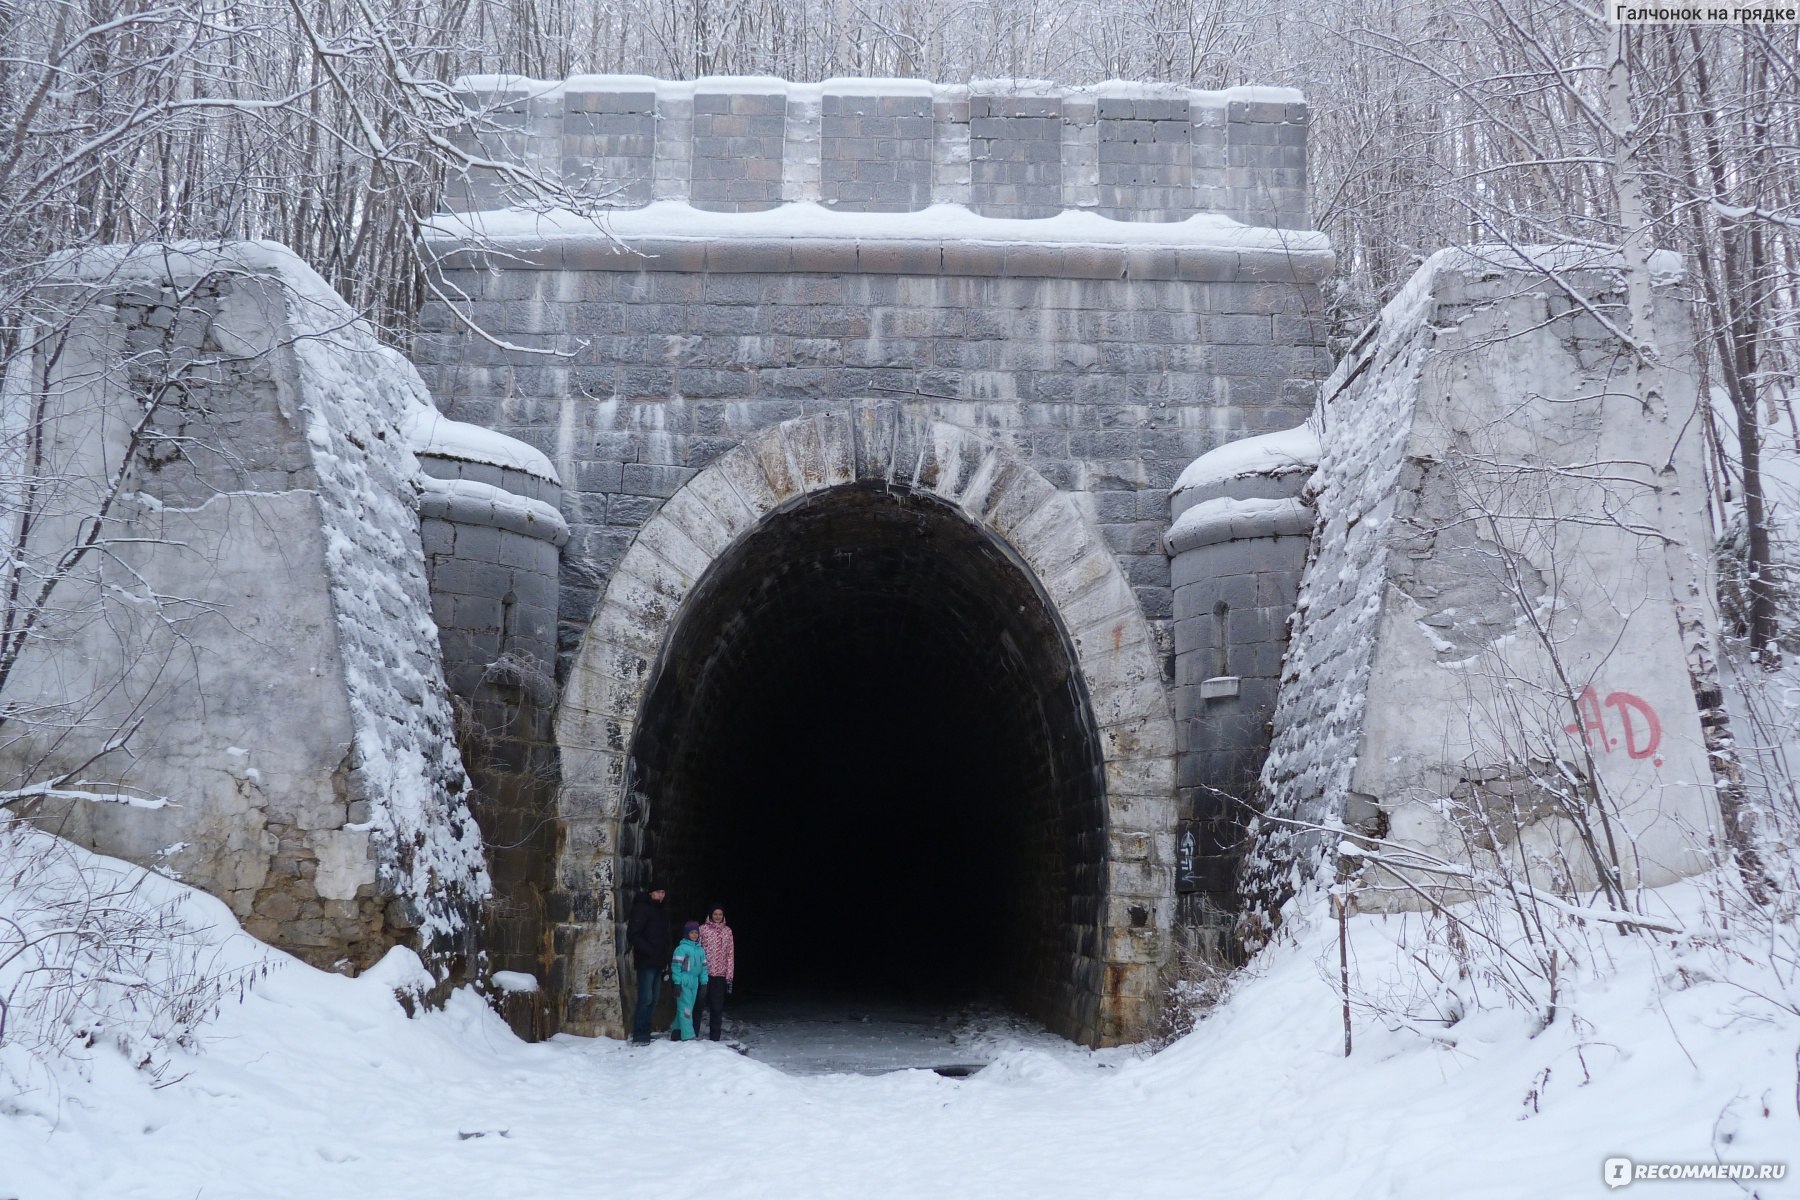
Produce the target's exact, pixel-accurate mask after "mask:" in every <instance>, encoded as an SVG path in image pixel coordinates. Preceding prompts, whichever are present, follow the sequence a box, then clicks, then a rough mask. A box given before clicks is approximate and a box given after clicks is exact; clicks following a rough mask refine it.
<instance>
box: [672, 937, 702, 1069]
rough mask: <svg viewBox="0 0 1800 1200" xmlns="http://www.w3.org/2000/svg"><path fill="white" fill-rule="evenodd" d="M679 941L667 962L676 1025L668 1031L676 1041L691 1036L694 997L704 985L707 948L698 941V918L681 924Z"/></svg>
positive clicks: (691, 1039)
mask: <svg viewBox="0 0 1800 1200" xmlns="http://www.w3.org/2000/svg"><path fill="white" fill-rule="evenodd" d="M681 938H682V940H681V942H680V943H679V944H678V945H676V947H675V957H674V958H673V959H672V960H670V962H669V978H670V979H671V980H673V981H674V983H675V1025H674V1028H672V1029H670V1030H669V1033H670V1034H671V1036H672V1037H673V1039H674V1040H675V1041H678V1042H691V1041H693V1040H694V1037H695V1034H694V999H695V997H696V996H698V995H699V994H700V989H701V988H703V987H705V986H706V981H707V974H706V949H705V948H704V947H703V946H701V945H700V922H698V921H689V922H688V923H687V924H686V925H683V926H682V927H681Z"/></svg>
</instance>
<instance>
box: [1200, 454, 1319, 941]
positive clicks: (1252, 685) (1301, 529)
mask: <svg viewBox="0 0 1800 1200" xmlns="http://www.w3.org/2000/svg"><path fill="white" fill-rule="evenodd" d="M1317 459H1318V442H1317V439H1316V438H1315V437H1314V436H1313V434H1312V431H1311V429H1310V428H1308V427H1305V426H1301V427H1297V428H1295V429H1291V430H1284V431H1281V432H1279V433H1274V434H1265V435H1262V436H1261V437H1257V438H1251V439H1246V440H1244V441H1242V442H1237V443H1232V444H1230V445H1227V446H1224V447H1222V448H1220V449H1219V450H1217V451H1214V452H1213V453H1210V454H1207V455H1204V456H1202V457H1201V458H1200V459H1199V460H1197V461H1196V462H1195V463H1194V464H1193V465H1192V466H1190V467H1189V468H1188V469H1187V470H1186V471H1184V472H1183V473H1182V477H1181V479H1180V481H1179V482H1178V483H1177V485H1176V488H1175V490H1174V492H1173V493H1172V494H1171V497H1170V508H1171V510H1172V512H1173V513H1174V516H1175V521H1174V524H1173V525H1172V526H1171V527H1170V530H1169V534H1168V537H1167V539H1166V542H1167V546H1168V550H1169V554H1170V557H1171V559H1172V563H1171V574H1172V583H1173V584H1174V589H1175V692H1174V700H1175V716H1176V721H1177V722H1178V724H1179V727H1180V730H1181V734H1182V738H1181V754H1180V757H1179V760H1178V765H1177V774H1176V783H1177V787H1178V796H1179V811H1180V813H1181V816H1182V819H1183V820H1184V821H1186V822H1188V825H1187V828H1186V831H1185V832H1186V834H1187V835H1188V836H1191V838H1192V846H1191V854H1192V857H1191V859H1189V860H1187V861H1185V862H1184V863H1183V864H1182V866H1183V869H1184V871H1185V873H1186V875H1185V878H1182V879H1179V880H1178V881H1177V885H1178V886H1179V887H1180V888H1182V889H1183V892H1184V905H1185V908H1186V911H1185V913H1184V916H1185V917H1186V919H1187V922H1188V923H1189V924H1190V925H1192V926H1194V927H1197V928H1199V929H1201V930H1202V931H1203V933H1208V934H1212V935H1214V945H1213V946H1212V949H1214V950H1215V951H1220V952H1225V953H1229V950H1228V943H1227V942H1226V939H1225V938H1224V937H1223V936H1222V935H1223V933H1224V915H1225V914H1226V913H1228V912H1229V911H1230V910H1231V909H1232V908H1233V907H1235V897H1234V893H1235V887H1236V873H1237V864H1238V860H1239V858H1240V857H1241V855H1242V852H1243V851H1242V842H1243V838H1244V835H1245V831H1246V829H1247V828H1248V824H1249V819H1250V817H1251V816H1252V815H1253V813H1254V812H1255V809H1254V807H1253V806H1252V805H1253V801H1254V799H1255V786H1256V780H1257V776H1258V773H1259V772H1260V771H1261V770H1262V765H1263V760H1264V758H1265V757H1266V756H1267V754H1268V749H1269V718H1270V717H1271V715H1273V713H1274V711H1275V700H1276V690H1277V687H1278V684H1279V682H1280V678H1281V668H1282V660H1283V657H1284V655H1285V653H1286V651H1287V641H1288V622H1289V618H1290V617H1292V615H1293V612H1294V603H1295V600H1296V598H1297V597H1298V595H1299V592H1300V573H1301V570H1302V569H1303V567H1304V566H1305V562H1306V555H1307V545H1308V539H1309V535H1310V534H1311V532H1312V520H1313V514H1312V510H1311V509H1310V508H1308V507H1307V505H1306V504H1305V502H1304V497H1303V491H1302V489H1303V488H1304V486H1305V484H1306V481H1307V479H1308V478H1309V477H1310V476H1311V474H1312V471H1313V468H1314V466H1315V465H1316V463H1317Z"/></svg>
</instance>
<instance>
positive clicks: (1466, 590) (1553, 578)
mask: <svg viewBox="0 0 1800 1200" xmlns="http://www.w3.org/2000/svg"><path fill="white" fill-rule="evenodd" d="M1545 253H1549V254H1552V255H1561V256H1562V257H1563V259H1564V260H1565V264H1564V265H1565V266H1566V267H1567V270H1565V271H1564V273H1563V274H1562V275H1560V276H1559V277H1558V280H1557V282H1556V283H1554V284H1553V283H1551V282H1548V281H1547V280H1546V278H1545V276H1544V275H1543V274H1541V273H1540V271H1539V270H1538V267H1537V264H1536V263H1533V264H1531V266H1530V267H1529V268H1527V267H1525V266H1524V265H1523V264H1521V263H1519V262H1518V260H1517V258H1516V257H1515V256H1514V255H1512V254H1510V253H1509V252H1506V251H1504V250H1498V249H1490V250H1480V249H1466V250H1465V249H1457V250H1448V251H1444V252H1441V253H1440V254H1439V255H1437V256H1434V258H1433V259H1432V260H1431V261H1430V262H1428V263H1427V264H1426V266H1425V267H1424V268H1422V269H1421V273H1420V275H1419V276H1418V277H1417V278H1415V279H1414V280H1413V281H1412V282H1411V283H1410V284H1409V285H1408V286H1407V288H1406V289H1405V290H1404V291H1403V293H1402V296H1401V298H1400V299H1398V300H1396V301H1395V302H1394V303H1393V304H1391V305H1390V306H1389V307H1388V309H1387V310H1386V311H1385V312H1384V314H1383V316H1382V319H1381V322H1380V324H1379V325H1378V326H1377V327H1376V328H1375V330H1374V331H1373V333H1372V336H1371V337H1369V338H1368V339H1366V340H1365V343H1364V344H1363V345H1362V346H1361V347H1360V349H1359V352H1358V354H1357V355H1356V356H1355V357H1354V358H1352V359H1351V360H1348V361H1346V362H1345V363H1344V364H1343V365H1342V366H1341V367H1340V368H1339V371H1338V373H1337V375H1336V376H1334V379H1333V381H1332V382H1331V383H1330V384H1328V385H1327V391H1326V398H1325V414H1326V420H1325V429H1326V435H1325V439H1324V441H1325V445H1324V454H1323V458H1322V462H1321V467H1320V474H1319V484H1320V490H1319V495H1318V505H1319V508H1318V512H1319V529H1318V533H1317V535H1316V537H1315V542H1314V553H1313V558H1312V560H1311V562H1310V563H1309V564H1308V567H1307V571H1306V575H1305V578H1304V581H1303V583H1302V585H1301V594H1300V606H1301V609H1302V616H1301V618H1300V619H1299V621H1298V623H1297V628H1296V633H1295V641H1294V646H1293V650H1292V652H1291V654H1290V656H1289V662H1288V666H1287V668H1286V670H1285V672H1284V676H1283V685H1284V686H1283V688H1282V690H1281V693H1280V699H1279V701H1278V703H1277V706H1276V711H1275V718H1274V723H1275V738H1274V746H1273V749H1272V751H1271V753H1270V756H1269V762H1268V764H1267V766H1266V767H1265V768H1264V770H1263V775H1262V785H1263V787H1264V789H1265V791H1266V792H1267V794H1268V795H1269V797H1270V803H1271V805H1272V806H1273V811H1274V812H1276V813H1277V815H1280V816H1283V817H1287V818H1291V819H1294V820H1298V821H1300V822H1307V823H1316V824H1324V823H1330V822H1336V821H1350V820H1354V821H1355V822H1356V824H1355V825H1354V826H1353V831H1356V832H1364V833H1373V832H1376V831H1379V832H1380V833H1381V835H1382V836H1384V837H1385V838H1386V839H1388V840H1389V841H1391V842H1398V843H1400V844H1404V845H1407V846H1412V847H1416V848H1417V849H1418V850H1420V851H1421V852H1423V853H1425V854H1428V855H1434V856H1438V857H1442V858H1448V859H1450V860H1452V861H1458V860H1463V859H1464V858H1465V856H1467V855H1470V854H1474V853H1478V851H1477V850H1475V849H1471V847H1477V848H1481V850H1482V851H1485V852H1487V853H1492V854H1496V855H1502V856H1505V857H1506V858H1507V859H1508V861H1509V862H1510V863H1511V864H1512V866H1513V867H1514V868H1515V869H1517V870H1520V871H1524V872H1529V873H1530V875H1531V876H1532V877H1533V878H1567V879H1571V880H1573V881H1575V882H1574V886H1575V887H1577V888H1593V887H1595V886H1596V881H1597V880H1598V879H1599V878H1601V875H1602V863H1601V862H1599V861H1596V859H1595V857H1594V856H1591V855H1588V854H1585V853H1583V852H1581V851H1580V850H1579V849H1577V847H1578V846H1579V844H1580V838H1579V836H1578V834H1577V833H1576V831H1575V830H1573V829H1571V828H1570V826H1569V824H1568V823H1567V820H1566V819H1565V818H1563V817H1560V816H1557V815H1555V814H1556V813H1558V812H1563V813H1567V812H1571V811H1574V812H1590V811H1592V810H1593V807H1594V806H1595V805H1603V806H1604V807H1605V811H1606V812H1607V814H1608V819H1609V821H1611V822H1612V823H1613V825H1614V828H1615V829H1616V830H1617V831H1618V837H1619V839H1620V844H1624V843H1625V842H1627V841H1628V842H1629V844H1630V846H1631V850H1630V852H1629V854H1627V855H1626V856H1625V861H1623V862H1620V863H1617V864H1616V869H1617V871H1618V873H1619V877H1620V879H1621V880H1622V881H1624V886H1626V887H1636V886H1655V885H1657V884H1660V883H1663V882H1666V881H1668V880H1670V879H1671V878H1674V877H1677V876H1679V875H1682V874H1688V873H1692V872H1695V871H1698V870H1702V869H1706V868H1707V867H1710V866H1711V865H1712V862H1713V853H1714V849H1713V847H1712V846H1711V845H1710V843H1708V842H1706V841H1704V840H1703V839H1702V838H1701V837H1699V836H1696V834H1695V832H1694V831H1701V830H1713V829H1716V828H1718V820H1719V809H1718V801H1717V796H1716V795H1715V792H1714V790H1713V787H1712V785H1711V784H1712V772H1711V769H1710V767H1709V765H1708V759H1707V753H1708V745H1707V740H1706V735H1705V731H1704V730H1703V728H1702V726H1701V724H1700V721H1699V711H1700V709H1701V708H1704V707H1707V704H1708V702H1707V697H1708V696H1709V695H1710V694H1712V692H1713V688H1715V687H1716V684H1714V683H1712V682H1711V681H1710V678H1709V670H1710V665H1709V662H1708V656H1709V655H1710V653H1711V650H1710V644H1711V640H1712V637H1713V626H1714V616H1713V613H1712V612H1711V609H1710V601H1709V600H1707V599H1706V597H1707V596H1708V595H1709V592H1710V589H1709V588H1708V587H1706V586H1705V582H1704V580H1703V579H1702V578H1701V577H1700V575H1699V572H1701V571H1702V570H1703V566H1702V564H1704V563H1705V562H1706V561H1707V555H1706V552H1705V546H1706V531H1705V526H1704V518H1703V517H1702V515H1701V512H1702V509H1703V501H1702V500H1701V499H1700V497H1701V496H1702V494H1703V489H1702V488H1700V487H1699V486H1698V484H1697V483H1696V482H1695V481H1697V480H1698V479H1699V478H1700V477H1701V449H1700V446H1699V437H1698V432H1697V429H1698V423H1697V422H1696V421H1695V420H1694V417H1693V414H1694V410H1695V408H1696V405H1697V403H1698V401H1697V400H1696V397H1695V394H1694V390H1693V380H1694V374H1693V373H1692V372H1691V371H1688V370H1685V369H1682V368H1681V367H1680V366H1679V365H1678V363H1679V360H1678V359H1671V360H1669V362H1668V365H1667V367H1666V369H1665V370H1663V371H1661V372H1659V374H1660V379H1659V380H1657V381H1656V386H1655V388H1654V389H1653V388H1652V386H1651V384H1650V383H1648V382H1647V381H1645V380H1644V379H1643V378H1642V377H1638V376H1635V375H1634V371H1633V367H1632V356H1631V355H1630V354H1629V352H1627V351H1626V350H1624V348H1622V347H1620V346H1619V345H1618V344H1617V342H1616V341H1614V340H1613V339H1612V338H1611V337H1610V336H1609V335H1608V334H1607V332H1606V331H1604V330H1602V329H1600V328H1599V327H1598V326H1597V325H1595V324H1593V323H1591V322H1589V321H1588V320H1587V318H1586V315H1585V310H1584V309H1581V308H1577V307H1574V306H1572V305H1570V303H1569V302H1568V300H1567V298H1566V296H1565V292H1564V290H1563V289H1564V287H1565V286H1567V287H1573V288H1574V289H1575V290H1576V291H1578V292H1579V293H1581V294H1584V295H1586V296H1590V297H1596V298H1603V302H1606V303H1614V302H1616V301H1615V300H1614V299H1613V298H1614V297H1616V296H1617V295H1618V294H1619V293H1621V292H1622V291H1623V284H1622V281H1621V279H1620V277H1619V273H1618V267H1617V264H1616V263H1611V264H1609V263H1607V262H1604V261H1600V262H1593V261H1592V260H1591V259H1590V261H1589V264H1588V265H1586V266H1583V265H1582V264H1580V263H1578V262H1575V261H1572V260H1571V252H1570V251H1569V250H1564V251H1546V252H1545ZM1685 312H1686V310H1685V308H1684V307H1683V306H1682V305H1681V304H1680V303H1678V302H1675V301H1674V298H1673V297H1669V296H1665V297H1663V298H1661V299H1660V300H1659V303H1658V305H1657V325H1656V328H1655V330H1654V331H1645V332H1646V334H1648V333H1650V332H1654V335H1655V338H1656V341H1657V342H1658V344H1660V345H1662V346H1663V347H1664V348H1665V350H1666V351H1668V352H1670V353H1674V348H1676V347H1681V346H1691V345H1692V344H1693V343H1692V334H1691V331H1689V330H1687V329H1686V328H1685V327H1684V326H1685V317H1684V315H1683V314H1685ZM1550 464H1556V465H1555V467H1554V469H1550V470H1546V469H1545V468H1546V467H1547V466H1548V465H1550ZM1592 464H1605V465H1604V466H1598V467H1596V466H1593V465H1592ZM1592 513H1606V514H1607V515H1608V519H1606V520H1604V521H1589V520H1573V521H1571V520H1567V519H1566V518H1567V517H1569V516H1570V514H1592ZM1552 597H1553V598H1554V599H1553V601H1552V599H1551V598H1552ZM1297 680H1305V681H1306V683H1307V686H1290V685H1291V684H1293V683H1294V681H1297ZM1571 691H1572V692H1573V694H1571ZM1697 702H1698V703H1697ZM1546 780H1547V781H1551V786H1553V787H1558V788H1565V789H1567V790H1566V791H1565V793H1564V795H1563V796H1562V798H1561V800H1562V802H1561V803H1559V804H1554V805H1545V804H1542V803H1539V802H1538V801H1539V800H1541V799H1542V797H1537V798H1536V799H1534V794H1533V791H1532V789H1533V787H1541V786H1544V781H1546ZM1534 781H1536V782H1534ZM1294 828H1295V827H1294V826H1292V825H1286V826H1281V827H1271V828H1270V829H1269V830H1266V831H1265V832H1264V835H1263V836H1262V838H1261V839H1260V840H1259V844H1258V847H1257V850H1256V855H1255V857H1254V858H1253V860H1252V863H1251V866H1252V875H1251V880H1252V883H1253V885H1255V886H1257V887H1258V888H1260V889H1261V892H1262V899H1263V902H1264V903H1265V904H1273V903H1275V902H1278V901H1279V899H1280V898H1281V894H1282V892H1283V891H1284V890H1285V889H1284V888H1283V886H1282V885H1281V881H1282V880H1285V879H1288V878H1290V877H1291V875H1292V873H1293V872H1295V871H1296V870H1298V871H1299V872H1302V873H1305V872H1308V871H1313V870H1316V869H1318V868H1319V866H1320V864H1321V863H1322V862H1323V863H1324V864H1326V865H1327V866H1329V865H1330V864H1331V863H1333V862H1334V860H1335V853H1336V847H1337V845H1338V842H1339V840H1340V838H1339V835H1336V834H1331V835H1325V836H1320V835H1314V834H1300V835H1296V834H1294V833H1293V829H1294ZM1613 869H1615V865H1607V866H1606V867H1605V870H1607V871H1611V870H1613ZM1368 902H1369V903H1379V901H1378V900H1377V899H1374V898H1371V899H1370V900H1369V901H1368Z"/></svg>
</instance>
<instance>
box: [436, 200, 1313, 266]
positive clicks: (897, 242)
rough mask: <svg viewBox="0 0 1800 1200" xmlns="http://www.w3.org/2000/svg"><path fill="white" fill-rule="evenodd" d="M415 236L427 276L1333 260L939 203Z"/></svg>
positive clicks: (523, 221) (545, 219)
mask: <svg viewBox="0 0 1800 1200" xmlns="http://www.w3.org/2000/svg"><path fill="white" fill-rule="evenodd" d="M424 237H425V245H426V248H427V250H428V251H429V252H430V254H431V255H432V257H433V259H434V260H435V261H436V262H437V263H438V265H439V266H440V267H441V268H444V269H452V270H454V269H470V268H474V269H485V268H490V267H491V268H511V269H513V270H538V271H688V272H699V271H708V272H719V273H731V272H759V273H779V272H790V271H792V272H819V273H827V274H876V275H959V276H969V275H976V276H980V275H986V276H1011V277H1021V278H1049V279H1172V280H1183V281H1190V282H1201V283H1216V282H1235V281H1243V282H1269V283H1317V282H1319V281H1320V280H1322V279H1324V278H1325V277H1326V276H1327V275H1329V274H1330V273H1331V270H1332V267H1333V265H1334V263H1335V256H1334V255H1333V254H1332V250H1331V242H1330V240H1329V239H1328V238H1327V237H1326V236H1325V235H1324V234H1323V233H1316V232H1311V231H1305V230H1291V229H1265V228H1260V227H1256V226H1250V225H1241V224H1239V223H1238V222H1236V221H1233V220H1232V219H1230V218H1229V217H1224V216H1220V215H1217V214H1213V213H1204V214H1201V215H1198V216H1193V217H1189V218H1188V219H1187V220H1185V221H1169V222H1150V221H1114V220H1110V219H1108V218H1106V217H1102V216H1100V215H1098V214H1096V213H1089V212H1078V211H1073V210H1071V211H1066V212H1063V213H1061V214H1059V215H1057V216H1054V217H1045V218H1041V219H1037V220H1023V219H1014V218H1005V217H984V216H981V215H979V214H977V213H974V212H971V211H970V210H968V209H966V208H963V207H961V206H960V205H949V204H940V205H933V206H932V207H931V208H927V209H924V210H922V211H919V212H909V213H847V212H842V211H837V210H833V209H830V208H826V207H824V206H822V205H818V204H810V203H790V204H783V205H781V206H779V207H777V208H772V209H768V210H766V211H763V212H746V213H726V212H709V211H706V210H703V209H697V208H694V207H693V206H691V205H688V204H685V203H678V202H672V201H665V202H661V203H657V204H652V205H649V206H647V207H645V208H639V209H624V210H619V211H616V212H612V213H608V214H607V215H606V216H605V217H604V218H603V221H602V222H601V223H599V224H596V223H595V222H593V221H589V220H587V219H584V218H581V217H579V216H576V215H574V214H570V213H560V212H559V213H531V212H517V211H508V212H484V213H466V214H455V215H449V214H445V215H441V216H439V217H437V218H435V219H434V221H433V222H432V223H431V224H430V225H429V226H428V227H427V228H426V230H425V234H424Z"/></svg>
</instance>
